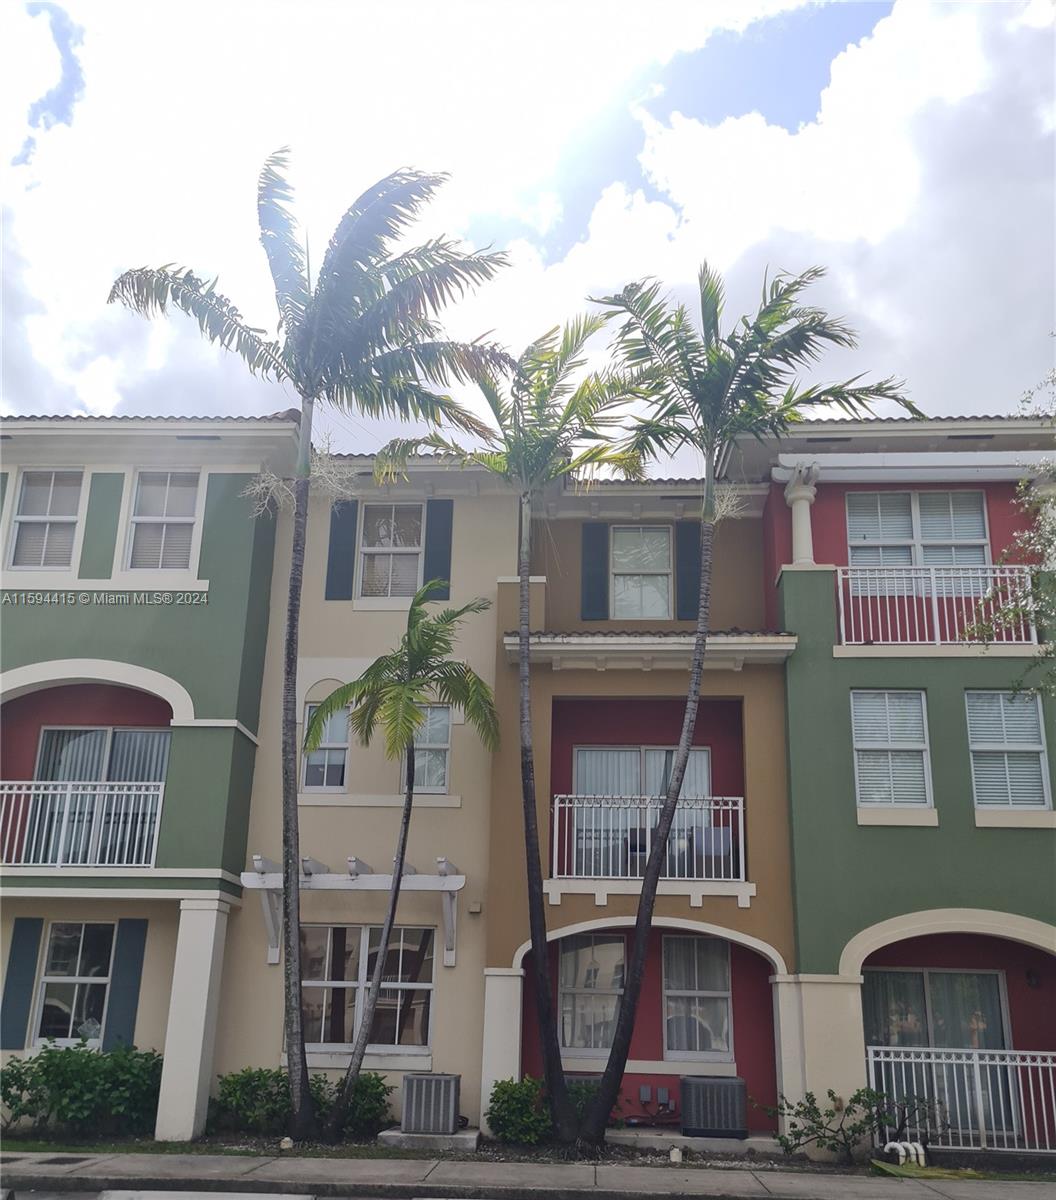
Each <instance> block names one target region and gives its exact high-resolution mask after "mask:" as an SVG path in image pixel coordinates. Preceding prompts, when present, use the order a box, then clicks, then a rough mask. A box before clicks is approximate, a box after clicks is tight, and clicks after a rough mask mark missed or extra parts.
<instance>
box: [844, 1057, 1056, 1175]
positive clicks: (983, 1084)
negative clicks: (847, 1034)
mask: <svg viewBox="0 0 1056 1200" xmlns="http://www.w3.org/2000/svg"><path fill="white" fill-rule="evenodd" d="M866 1056H867V1061H868V1066H869V1086H870V1087H873V1088H875V1089H876V1090H877V1091H880V1092H884V1093H885V1094H886V1095H887V1096H888V1097H889V1099H891V1100H894V1101H895V1102H896V1103H897V1102H899V1101H909V1100H912V1101H914V1103H913V1104H911V1105H909V1106H908V1108H909V1111H910V1118H909V1121H908V1122H907V1127H906V1129H905V1130H904V1132H902V1133H901V1134H900V1137H902V1138H905V1139H908V1140H909V1141H924V1142H926V1143H928V1144H930V1145H931V1146H938V1147H942V1148H946V1149H951V1150H1016V1151H1020V1152H1023V1151H1026V1152H1033V1153H1039V1152H1040V1153H1049V1154H1056V1053H1052V1052H1047V1051H1032V1050H939V1049H934V1048H930V1047H914V1048H913V1049H902V1048H891V1047H887V1046H869V1047H867V1049H866ZM888 1133H892V1134H893V1133H894V1131H893V1130H887V1131H883V1133H882V1136H883V1137H884V1138H885V1139H886V1136H887V1134H888Z"/></svg>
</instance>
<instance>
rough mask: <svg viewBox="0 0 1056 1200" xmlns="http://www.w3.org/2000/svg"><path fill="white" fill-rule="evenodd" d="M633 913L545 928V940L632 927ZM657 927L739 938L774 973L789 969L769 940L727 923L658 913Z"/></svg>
mask: <svg viewBox="0 0 1056 1200" xmlns="http://www.w3.org/2000/svg"><path fill="white" fill-rule="evenodd" d="M633 928H634V917H599V918H597V919H596V920H593V921H580V922H579V923H578V924H576V925H563V926H561V927H560V928H559V929H548V930H547V931H546V940H547V941H548V942H556V941H557V940H558V939H560V938H564V937H571V936H572V935H573V934H576V933H589V932H591V931H592V930H594V929H633ZM653 928H654V929H681V930H684V931H685V932H687V933H708V934H711V935H712V936H714V937H721V938H725V939H726V940H727V941H729V942H736V943H737V944H738V945H740V946H747V947H748V949H749V950H754V951H755V952H756V953H757V954H761V955H762V956H763V957H764V958H766V959H768V960H769V962H770V964H771V965H772V966H773V968H774V973H775V974H777V975H785V974H787V973H788V968H787V967H786V966H785V960H784V956H783V955H782V954H781V952H780V950H776V949H775V948H774V947H773V946H771V945H770V943H769V942H764V941H762V940H761V939H760V938H755V937H752V936H751V935H749V934H747V933H741V932H740V931H739V930H737V929H727V928H726V927H725V926H724V925H712V924H711V923H710V922H708V921H690V920H687V919H686V918H684V917H656V918H654V920H653ZM531 948H532V943H531V940H530V939H529V940H528V941H527V942H522V943H521V945H520V946H518V947H517V950H516V953H515V954H514V956H513V967H514V968H515V969H516V968H519V967H522V966H523V965H524V958H525V955H526V954H527V953H528V951H529V950H531Z"/></svg>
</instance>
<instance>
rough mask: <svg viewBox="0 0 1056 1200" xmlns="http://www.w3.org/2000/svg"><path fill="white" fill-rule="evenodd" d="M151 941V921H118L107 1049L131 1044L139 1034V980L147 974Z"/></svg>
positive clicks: (109, 1005)
mask: <svg viewBox="0 0 1056 1200" xmlns="http://www.w3.org/2000/svg"><path fill="white" fill-rule="evenodd" d="M146 944H147V922H146V921H145V920H143V919H142V918H139V917H135V918H130V919H128V920H123V921H118V923H117V942H116V945H115V946H114V961H113V965H112V966H111V968H110V994H109V996H108V997H107V1001H106V1028H105V1029H104V1030H103V1047H102V1048H103V1049H104V1050H113V1049H115V1048H116V1047H117V1046H120V1045H125V1046H131V1045H132V1040H133V1038H134V1037H135V1035H136V1010H137V1009H138V1008H139V981H140V979H141V977H142V975H143V951H144V949H145V947H146Z"/></svg>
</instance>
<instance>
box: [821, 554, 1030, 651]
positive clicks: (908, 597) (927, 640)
mask: <svg viewBox="0 0 1056 1200" xmlns="http://www.w3.org/2000/svg"><path fill="white" fill-rule="evenodd" d="M836 595H837V600H838V604H839V619H840V641H841V642H842V643H843V645H845V646H952V645H958V644H961V645H963V644H964V643H965V642H970V641H973V640H978V638H977V637H976V636H975V633H974V631H975V628H976V626H978V625H979V624H980V623H981V622H990V621H991V620H993V619H994V618H995V616H996V617H999V620H998V621H997V622H996V623H995V624H996V628H994V630H993V635H992V644H995V645H999V646H1031V645H1034V644H1036V642H1037V640H1038V639H1037V632H1036V631H1035V628H1034V623H1033V621H1032V620H1031V616H1030V614H1031V576H1030V568H1029V567H997V566H978V567H840V568H839V571H838V574H837V583H836Z"/></svg>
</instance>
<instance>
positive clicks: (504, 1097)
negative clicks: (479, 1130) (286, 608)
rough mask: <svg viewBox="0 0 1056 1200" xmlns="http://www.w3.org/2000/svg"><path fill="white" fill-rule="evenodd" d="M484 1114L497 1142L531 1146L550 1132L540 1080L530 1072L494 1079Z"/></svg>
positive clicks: (550, 1127) (547, 1112) (551, 1127)
mask: <svg viewBox="0 0 1056 1200" xmlns="http://www.w3.org/2000/svg"><path fill="white" fill-rule="evenodd" d="M484 1117H485V1119H486V1120H487V1122H488V1125H489V1127H490V1128H491V1132H492V1133H493V1134H494V1135H495V1137H496V1138H497V1139H498V1140H499V1141H500V1142H507V1143H513V1144H514V1145H519V1146H534V1145H536V1144H537V1143H538V1142H542V1141H545V1140H546V1139H547V1138H548V1137H549V1136H550V1135H551V1133H552V1132H553V1125H552V1123H551V1121H550V1110H549V1109H548V1108H547V1106H546V1097H545V1096H544V1094H543V1085H542V1082H541V1081H540V1080H538V1079H533V1078H532V1077H531V1076H530V1075H525V1077H524V1078H523V1079H522V1080H521V1081H520V1082H518V1081H517V1080H514V1079H499V1080H497V1081H496V1083H495V1086H494V1087H493V1088H492V1089H491V1101H490V1103H489V1105H488V1110H487V1112H486V1113H485V1114H484Z"/></svg>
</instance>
